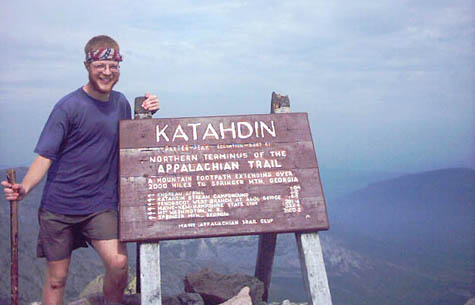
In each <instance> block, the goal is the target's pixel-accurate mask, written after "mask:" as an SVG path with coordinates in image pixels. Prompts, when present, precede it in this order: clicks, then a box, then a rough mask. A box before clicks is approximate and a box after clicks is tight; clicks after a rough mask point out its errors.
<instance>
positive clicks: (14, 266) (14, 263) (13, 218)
mask: <svg viewBox="0 0 475 305" xmlns="http://www.w3.org/2000/svg"><path fill="white" fill-rule="evenodd" d="M7 180H8V183H11V184H15V183H16V172H15V170H14V169H9V170H8V172H7ZM10 244H11V261H10V280H11V293H12V305H18V202H17V201H16V200H10Z"/></svg>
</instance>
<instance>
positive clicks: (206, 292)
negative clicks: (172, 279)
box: [185, 268, 264, 305]
mask: <svg viewBox="0 0 475 305" xmlns="http://www.w3.org/2000/svg"><path fill="white" fill-rule="evenodd" d="M245 286H247V287H249V289H250V293H249V294H250V296H251V299H252V304H254V305H258V304H260V303H262V296H263V294H264V284H263V283H262V282H261V281H260V280H258V279H257V278H255V277H253V276H249V275H245V274H233V275H223V274H219V273H216V272H215V271H213V270H212V269H209V268H205V269H203V270H201V271H200V272H191V273H188V274H187V275H186V277H185V291H186V292H195V293H199V294H200V295H201V297H202V298H203V301H204V303H205V304H206V305H217V304H221V303H224V302H225V301H227V300H229V299H231V298H232V297H234V296H236V295H237V294H238V293H239V292H240V291H241V289H242V288H244V287H245Z"/></svg>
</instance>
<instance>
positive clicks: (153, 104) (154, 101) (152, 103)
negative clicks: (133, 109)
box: [142, 92, 160, 112]
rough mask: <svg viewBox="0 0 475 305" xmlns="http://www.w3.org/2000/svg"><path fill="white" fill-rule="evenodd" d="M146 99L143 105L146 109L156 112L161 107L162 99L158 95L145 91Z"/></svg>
mask: <svg viewBox="0 0 475 305" xmlns="http://www.w3.org/2000/svg"><path fill="white" fill-rule="evenodd" d="M145 98H146V99H145V101H143V103H142V107H143V108H144V109H145V110H148V111H152V112H156V111H157V110H159V109H160V101H159V100H158V97H157V96H156V95H151V94H150V93H148V92H147V93H145Z"/></svg>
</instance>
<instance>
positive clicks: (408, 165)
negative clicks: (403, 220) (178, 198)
mask: <svg viewBox="0 0 475 305" xmlns="http://www.w3.org/2000/svg"><path fill="white" fill-rule="evenodd" d="M99 34H107V35H110V36H112V37H113V38H114V39H116V40H117V41H118V42H119V44H120V46H121V53H122V55H123V57H124V61H123V62H122V63H121V79H120V81H119V83H118V84H117V85H116V87H115V89H116V90H118V91H121V92H123V93H124V94H125V95H126V96H127V97H128V99H129V101H130V102H131V103H132V102H133V100H134V98H135V97H136V96H140V95H143V94H144V93H145V92H151V93H153V94H156V95H158V97H159V99H160V102H161V110H160V112H158V113H157V114H156V115H155V117H156V118H160V117H163V118H172V117H196V116H210V115H239V114H267V113H269V110H270V101H271V94H272V92H273V91H275V92H277V93H280V94H282V95H288V96H289V98H290V103H291V110H292V112H307V113H308V115H309V119H310V125H311V130H312V135H313V139H314V143H315V148H316V153H317V159H318V162H319V165H320V167H326V168H335V169H355V170H378V171H396V172H418V171H425V170H432V169H439V168H446V167H472V168H473V167H475V161H474V160H475V143H474V138H475V137H474V136H475V121H474V114H475V109H474V102H475V78H474V76H475V10H474V2H473V1H471V0H445V1H444V0H419V1H406V0H398V1H394V0H387V1H386V0H380V1H374V0H371V1H369V0H368V1H366V0H361V1H353V0H335V1H321V0H313V1H299V0H295V1H259V0H258V1H180V0H179V1H120V0H115V1H110V0H103V1H100V2H97V1H89V0H82V1H58V0H49V1H32V0H26V1H3V3H2V9H1V10H0V41H1V43H0V56H1V57H2V59H3V60H2V64H1V65H0V109H1V111H0V128H1V130H2V133H1V135H0V167H14V166H20V165H24V166H27V165H29V163H30V162H31V161H32V160H33V158H34V157H35V155H34V153H33V149H34V147H35V145H36V142H37V140H38V137H39V134H40V133H41V130H42V128H43V125H44V123H45V122H46V120H47V118H48V115H49V113H50V111H51V109H52V108H53V106H54V105H55V103H56V102H57V101H58V100H59V99H60V98H61V97H63V96H64V95H66V94H67V93H69V92H71V91H73V90H75V89H77V88H79V87H81V86H82V85H84V84H85V83H86V82H87V73H86V70H85V68H84V66H83V61H84V53H83V52H84V51H83V48H84V45H85V43H86V42H87V41H88V40H89V39H90V38H91V37H93V36H95V35H99Z"/></svg>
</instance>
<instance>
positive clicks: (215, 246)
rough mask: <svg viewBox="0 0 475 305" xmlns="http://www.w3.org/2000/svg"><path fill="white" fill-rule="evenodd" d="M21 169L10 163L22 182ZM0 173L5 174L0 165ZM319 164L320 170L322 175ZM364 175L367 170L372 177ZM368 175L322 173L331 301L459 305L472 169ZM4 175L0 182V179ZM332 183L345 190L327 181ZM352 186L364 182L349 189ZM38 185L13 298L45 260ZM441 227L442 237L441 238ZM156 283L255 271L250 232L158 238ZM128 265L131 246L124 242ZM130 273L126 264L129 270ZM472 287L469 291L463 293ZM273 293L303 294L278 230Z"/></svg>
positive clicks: (1, 220)
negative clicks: (195, 274) (39, 243)
mask: <svg viewBox="0 0 475 305" xmlns="http://www.w3.org/2000/svg"><path fill="white" fill-rule="evenodd" d="M25 172H26V168H20V169H18V170H17V176H18V180H21V179H22V177H23V175H24V174H25ZM0 175H1V176H0V177H5V171H4V170H3V171H0ZM331 175H332V173H331V172H329V171H327V172H325V173H324V176H323V175H322V180H324V179H325V177H330V176H331ZM377 176H378V175H376V176H372V177H377ZM389 176H392V177H389V179H385V180H384V181H378V182H375V179H374V178H371V179H367V180H366V181H368V183H365V180H364V178H365V177H369V175H366V174H365V175H364V177H363V178H361V179H360V178H358V176H357V175H356V174H355V173H354V172H353V174H352V176H351V177H349V178H348V180H346V181H345V180H344V178H345V175H344V173H341V172H340V173H338V175H337V176H334V177H337V178H338V179H333V180H332V179H327V180H324V184H325V183H327V186H328V187H327V188H326V190H338V194H343V193H345V192H344V189H345V188H346V189H347V190H349V191H348V192H346V194H344V195H343V196H337V195H332V194H327V196H326V197H327V199H328V198H330V199H328V200H327V204H328V209H329V218H330V230H329V231H328V232H321V233H320V237H321V240H322V244H323V248H324V258H325V263H326V268H327V273H328V277H329V281H330V289H331V292H332V299H333V304H335V305H342V304H345V305H349V304H355V305H356V304H388V305H396V304H401V305H402V304H404V305H406V304H411V305H417V304H421V305H425V304H431V305H446V304H450V305H458V304H461V305H462V304H464V303H465V302H466V301H467V300H468V299H469V298H470V297H471V296H473V294H474V291H473V287H472V288H471V286H470V282H471V281H473V278H474V269H473V257H474V253H473V248H472V246H473V244H474V243H473V236H472V235H473V234H471V235H469V233H471V231H470V230H471V227H470V228H469V227H467V226H468V225H470V224H471V225H473V220H472V219H473V216H472V215H473V207H474V206H473V204H474V197H475V196H474V183H475V171H474V170H472V169H445V170H436V171H430V172H424V173H418V174H411V175H403V176H400V177H394V176H393V175H389ZM1 180H3V179H1ZM330 182H331V183H339V182H341V183H342V184H341V185H344V186H345V187H340V186H332V185H328V183H330ZM357 185H366V187H362V188H360V189H357V190H355V186H357ZM41 191H42V185H39V186H38V187H37V188H36V189H35V190H34V191H33V193H32V194H30V196H28V197H27V198H26V199H25V200H24V201H22V202H21V203H20V295H21V299H22V301H23V302H24V303H25V302H26V301H37V300H39V296H40V294H41V283H42V280H43V272H44V267H43V264H44V262H43V260H39V259H36V258H35V250H36V246H35V245H36V235H37V226H38V225H37V220H36V214H37V209H38V205H39V200H40V199H39V198H40V196H41ZM8 217H9V212H8V203H6V202H5V199H3V197H1V199H0V224H1V225H0V227H1V228H2V230H0V257H4V258H7V259H2V260H0V271H1V272H0V300H1V299H9V293H10V291H9V287H10V286H9V285H10V282H9V250H10V245H9V231H8V229H5V228H7V227H8V226H9V225H8ZM444 234H445V235H444ZM160 244H161V251H162V254H161V257H162V285H163V288H164V293H165V294H168V295H171V294H176V293H177V292H179V291H181V289H183V282H182V281H183V276H184V274H186V273H187V272H190V271H198V270H200V269H201V268H202V267H206V266H211V267H213V268H214V269H216V270H217V271H219V272H222V273H224V272H229V273H233V272H247V273H248V274H253V268H254V264H255V258H256V252H257V236H245V237H228V238H212V239H194V240H181V241H167V242H161V243H160ZM129 254H130V256H131V257H130V261H129V262H130V266H131V268H132V269H133V268H134V267H135V257H134V254H135V252H134V244H129ZM102 272H103V270H102V267H101V263H100V259H99V258H98V257H97V255H96V254H95V253H94V251H92V250H91V249H82V250H79V251H77V252H76V253H75V254H74V257H73V264H72V266H71V275H70V277H69V279H68V286H67V298H68V299H69V300H71V299H73V298H76V297H77V295H78V294H79V292H80V291H81V290H82V289H83V288H84V287H85V286H86V284H87V283H88V282H89V281H91V280H92V279H94V278H95V277H96V276H97V275H99V274H100V273H102ZM132 272H133V271H132ZM471 289H472V290H471ZM271 296H272V297H273V298H274V300H282V299H283V298H288V299H291V300H293V301H299V302H300V301H305V296H304V292H303V285H302V280H301V274H300V265H299V261H298V256H297V250H296V244H295V238H294V236H293V234H280V235H279V236H278V240H277V249H276V257H275V263H274V268H273V278H272V283H271Z"/></svg>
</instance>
